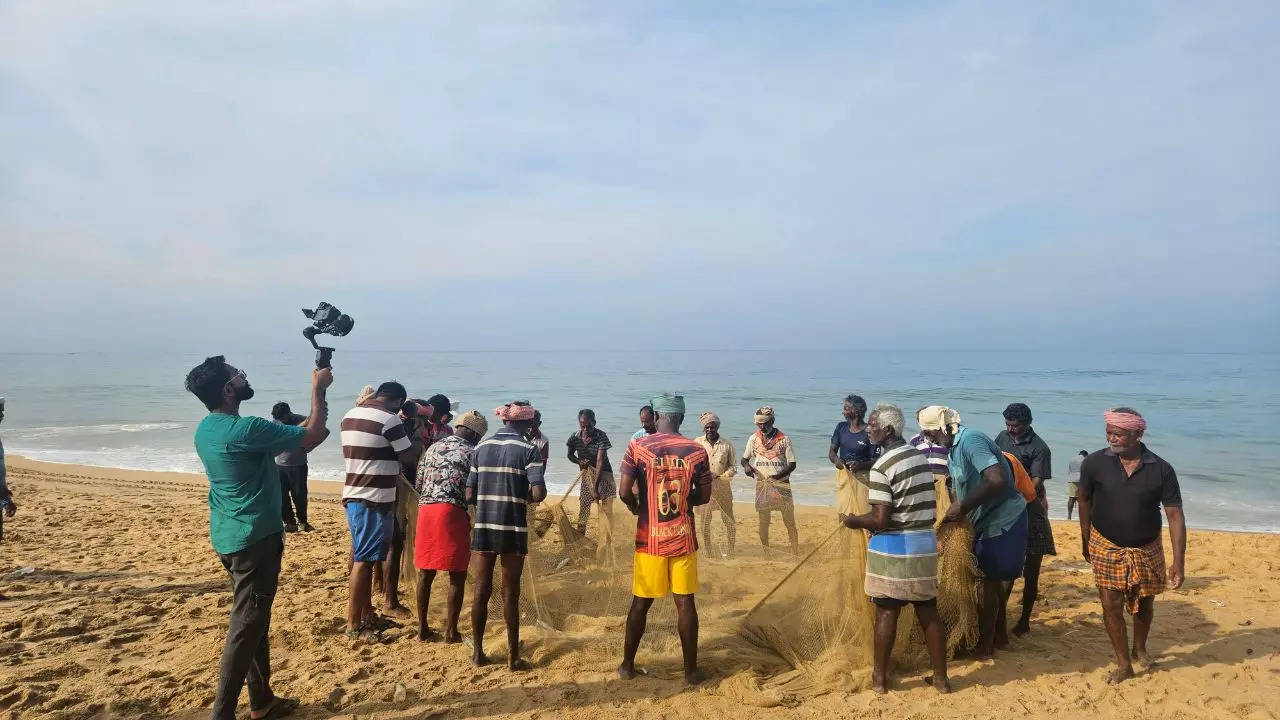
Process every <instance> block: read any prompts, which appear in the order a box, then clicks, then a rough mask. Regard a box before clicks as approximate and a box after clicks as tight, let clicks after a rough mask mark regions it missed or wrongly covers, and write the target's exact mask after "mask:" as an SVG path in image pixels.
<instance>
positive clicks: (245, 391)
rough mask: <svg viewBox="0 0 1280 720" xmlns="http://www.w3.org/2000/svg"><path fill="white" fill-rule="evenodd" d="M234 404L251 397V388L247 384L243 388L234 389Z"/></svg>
mask: <svg viewBox="0 0 1280 720" xmlns="http://www.w3.org/2000/svg"><path fill="white" fill-rule="evenodd" d="M235 390H236V402H244V401H245V400H249V399H250V398H252V397H253V387H252V386H251V385H249V383H245V384H244V386H243V387H237V388H236V389H235Z"/></svg>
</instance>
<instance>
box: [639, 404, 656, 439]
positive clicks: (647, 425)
mask: <svg viewBox="0 0 1280 720" xmlns="http://www.w3.org/2000/svg"><path fill="white" fill-rule="evenodd" d="M640 427H642V428H644V431H645V432H646V433H648V434H650V435H652V434H654V433H656V432H658V419H657V416H656V415H654V414H653V413H652V412H650V411H648V410H641V411H640Z"/></svg>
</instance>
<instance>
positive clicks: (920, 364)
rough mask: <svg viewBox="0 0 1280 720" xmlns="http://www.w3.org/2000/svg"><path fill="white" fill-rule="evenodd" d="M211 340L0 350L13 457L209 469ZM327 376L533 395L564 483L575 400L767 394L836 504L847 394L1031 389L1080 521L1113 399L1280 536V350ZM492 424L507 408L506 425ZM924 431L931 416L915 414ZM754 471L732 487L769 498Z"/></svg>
mask: <svg viewBox="0 0 1280 720" xmlns="http://www.w3.org/2000/svg"><path fill="white" fill-rule="evenodd" d="M202 358H203V354H202V353H199V352H193V353H176V352H175V353H162V354H155V353H149V354H131V353H129V352H124V351H120V352H108V353H78V354H11V353H10V354H6V353H0V395H4V396H7V398H8V400H7V408H6V412H7V416H6V419H5V421H4V424H3V425H0V437H2V438H3V440H4V445H5V448H6V451H7V452H8V453H10V454H20V455H25V456H28V457H31V458H35V459H40V460H49V461H55V462H73V463H84V464H89V465H101V466H109V467H125V468H138V469H148V470H179V471H193V472H199V471H200V470H201V468H200V462H199V460H198V459H197V457H196V455H195V452H194V450H193V448H192V432H193V429H194V428H195V425H196V423H198V422H199V421H200V419H201V417H203V415H204V414H205V411H204V408H203V407H202V406H201V405H200V403H199V401H198V400H196V399H195V398H194V397H193V396H191V395H189V394H187V393H186V392H185V391H184V390H183V388H182V382H183V378H184V376H185V374H186V372H187V370H188V369H190V368H191V367H192V366H193V365H195V364H197V363H198V362H199V361H200V360H201V359H202ZM228 359H229V360H230V361H231V362H232V363H233V364H235V365H236V366H238V367H240V368H242V369H244V370H245V371H246V373H247V374H248V378H249V382H250V383H251V384H252V385H253V387H254V388H255V390H256V392H257V395H256V397H254V398H253V399H252V400H250V401H249V402H248V403H246V404H245V405H244V407H243V408H242V412H244V413H245V414H257V415H263V416H269V415H270V409H271V405H272V404H273V403H274V402H276V401H278V400H284V401H286V402H289V403H290V404H291V405H292V406H293V408H294V410H295V412H299V413H303V414H305V413H306V412H307V398H308V383H309V373H310V368H311V362H312V357H311V353H310V352H308V351H306V350H305V349H304V348H294V349H289V350H287V351H276V352H269V351H257V352H249V353H239V354H231V355H229V357H228ZM334 373H335V382H334V386H333V388H331V390H330V394H329V398H330V411H331V423H330V426H331V427H334V426H335V424H336V418H337V417H338V416H340V415H341V414H342V413H344V412H345V411H346V410H347V409H349V408H350V406H351V405H352V404H353V402H354V398H355V395H356V393H357V392H358V391H359V389H360V388H361V387H362V386H363V385H365V384H366V383H368V384H372V385H377V384H378V383H379V382H381V381H384V380H388V379H396V380H399V381H400V382H402V383H404V384H405V385H406V387H408V388H409V391H410V393H411V394H412V395H415V396H419V397H427V396H429V395H431V394H433V393H435V392H443V393H445V394H446V395H448V396H449V398H450V399H452V400H454V401H456V402H458V403H459V404H460V407H461V408H462V409H463V410H467V409H471V408H478V409H479V410H481V411H482V412H484V413H486V414H489V415H491V413H492V409H493V408H494V407H496V406H497V405H499V404H502V403H503V402H506V401H508V400H511V399H516V398H526V399H529V400H531V401H532V402H533V403H534V404H535V405H536V406H537V407H538V408H540V409H541V410H542V413H543V416H544V425H543V431H544V432H545V433H546V434H547V435H548V437H549V438H550V439H551V441H552V448H553V454H552V461H551V465H550V468H549V478H550V488H551V491H552V492H555V489H556V488H560V490H561V491H563V490H564V489H565V488H566V487H567V485H568V483H569V482H570V481H571V480H572V478H573V477H574V476H575V475H576V466H574V465H572V464H571V463H569V462H568V460H567V459H566V458H565V456H564V442H565V440H566V439H567V438H568V437H569V435H570V433H572V432H573V431H574V430H575V429H576V427H577V424H576V423H577V416H576V413H577V410H578V409H579V408H585V407H590V408H593V409H594V410H595V411H596V415H597V417H598V419H599V424H600V427H601V428H602V429H604V430H605V431H606V432H607V433H608V434H609V436H610V438H611V439H612V440H613V443H614V445H615V447H614V450H613V451H612V454H611V457H612V458H613V460H614V463H615V465H616V464H617V462H618V461H619V460H620V459H621V456H622V451H623V448H624V447H625V444H626V441H627V438H628V437H629V436H630V435H631V433H633V432H634V431H635V430H636V429H638V427H639V424H638V421H637V417H636V415H637V410H638V409H639V407H640V406H641V405H643V404H644V403H645V402H646V401H647V399H648V398H649V397H650V396H652V395H654V394H657V393H660V392H663V391H677V392H682V393H684V394H685V395H686V397H687V402H688V405H689V412H690V415H691V416H692V418H691V421H690V422H689V423H688V424H687V426H686V428H685V429H686V434H690V433H696V432H697V427H696V422H695V421H694V420H693V419H694V418H696V417H697V415H698V413H700V412H702V411H703V410H713V411H714V412H716V413H717V414H719V415H720V417H721V419H722V421H723V428H722V432H723V434H724V435H726V436H727V437H729V438H730V439H731V440H732V441H733V443H734V444H735V446H737V447H738V449H739V451H740V450H741V449H742V446H743V444H744V443H745V440H746V438H747V437H748V435H749V434H750V432H751V431H752V430H753V426H752V420H751V416H752V413H753V411H754V410H755V408H756V407H758V406H760V405H763V404H769V405H773V406H774V407H775V408H776V410H777V414H778V426H779V427H780V428H781V429H782V430H783V431H785V432H786V433H787V434H788V435H790V436H791V438H792V439H793V441H794V442H795V445H796V452H797V456H798V457H797V459H798V463H799V468H798V470H797V471H796V474H795V475H794V476H793V485H794V487H795V491H796V495H797V500H798V501H800V502H803V503H808V504H831V503H832V501H833V490H832V474H833V471H832V469H831V466H830V464H829V463H828V462H827V459H826V454H827V446H828V442H829V439H830V436H831V431H832V428H833V427H834V425H835V424H836V423H837V422H839V421H840V420H841V417H840V406H841V400H842V398H843V397H844V396H845V395H846V394H848V393H857V394H859V395H862V396H863V397H864V398H866V399H867V401H868V402H869V403H870V404H873V405H874V404H875V403H876V402H880V401H884V402H892V403H895V404H897V405H899V406H900V407H902V408H903V410H904V411H905V412H906V413H907V414H908V421H909V422H910V417H911V415H912V413H913V411H914V410H915V408H917V407H920V406H922V405H928V404H933V403H942V404H946V405H950V406H951V407H954V408H955V409H957V410H958V411H959V412H960V414H961V417H962V419H963V421H964V423H965V424H966V425H969V426H970V427H974V428H977V429H980V430H982V431H984V432H986V433H988V434H990V435H992V436H994V435H995V433H997V432H998V431H999V430H1001V429H1002V428H1003V419H1002V418H1001V415H1000V412H1001V410H1002V409H1003V408H1004V406H1005V405H1006V404H1008V403H1010V402H1014V401H1021V402H1025V403H1027V404H1028V405H1030V406H1031V408H1032V410H1033V412H1034V414H1035V423H1034V426H1035V429H1036V431H1037V432H1038V433H1039V434H1040V435H1041V436H1042V437H1043V438H1044V439H1045V441H1046V442H1048V443H1049V446H1050V447H1051V448H1052V450H1053V471H1054V478H1053V479H1052V480H1051V481H1050V482H1049V483H1048V491H1049V499H1050V502H1051V510H1050V514H1051V515H1052V516H1054V517H1059V518H1061V517H1065V514H1066V473H1067V463H1068V462H1069V461H1070V460H1071V458H1072V457H1073V456H1074V455H1075V454H1076V453H1077V452H1078V451H1080V450H1082V449H1084V450H1089V451H1093V450H1097V449H1099V448H1101V447H1103V446H1104V445H1105V442H1104V439H1103V432H1102V420H1101V413H1102V411H1103V410H1104V409H1106V408H1107V407H1109V406H1114V405H1128V406H1131V407H1134V408H1137V409H1138V410H1139V411H1140V412H1142V413H1143V415H1144V416H1145V417H1146V418H1147V421H1148V423H1149V430H1148V433H1147V438H1146V442H1147V444H1148V446H1149V447H1150V448H1151V449H1152V450H1153V451H1155V452H1156V453H1158V454H1160V455H1161V456H1163V457H1164V458H1165V459H1166V460H1168V461H1169V462H1171V463H1172V464H1173V466H1174V467H1175V468H1176V469H1177V471H1178V476H1179V479H1180V481H1181V483H1182V494H1183V499H1184V503H1185V509H1186V513H1187V519H1188V522H1189V524H1190V525H1192V526H1193V527H1203V528H1221V529H1233V530H1261V531H1280V489H1278V486H1277V478H1280V443H1276V442H1275V441H1274V440H1272V439H1271V438H1270V430H1271V429H1272V428H1274V427H1275V426H1276V422H1277V420H1280V355H1274V354H1269V355H1268V354H1259V355H1212V354H1197V355H1168V354H1126V353H1104V354H1100V353H1057V352H1055V353H1047V352H1046V353H1040V352H1000V353H985V352H947V353H940V352H916V351H911V352H905V351H904V352H895V351H865V352H846V351H779V352H767V351H682V352H524V351H513V352H362V351H353V350H342V349H340V350H339V352H338V353H337V355H336V356H335V358H334ZM491 424H492V422H491ZM911 429H912V430H914V428H911ZM341 463H342V453H341V448H340V446H339V444H338V443H337V437H336V436H335V437H333V438H331V439H330V440H329V441H328V442H327V443H326V444H325V445H323V446H321V447H320V448H318V449H317V450H316V451H315V452H313V453H312V455H311V466H312V469H311V473H312V477H315V478H321V479H332V480H340V479H341V477H342V469H341ZM751 492H752V491H751V485H750V483H749V482H747V481H745V480H744V479H743V478H742V476H741V475H739V478H738V482H737V484H736V485H735V496H736V497H738V498H739V499H743V500H746V499H748V498H750V497H752V494H751Z"/></svg>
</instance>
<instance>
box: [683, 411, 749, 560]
mask: <svg viewBox="0 0 1280 720" xmlns="http://www.w3.org/2000/svg"><path fill="white" fill-rule="evenodd" d="M698 421H699V422H701V423H702V432H703V435H702V437H698V438H694V440H693V441H694V442H696V443H698V444H699V445H701V446H702V449H703V450H706V451H707V461H708V462H709V463H710V464H711V477H712V478H713V480H712V485H711V502H709V503H707V504H706V505H703V506H702V513H701V519H702V544H703V545H704V546H705V547H704V549H705V550H706V551H707V552H710V551H711V511H712V510H719V511H720V521H721V522H723V523H724V529H725V535H726V536H727V540H728V547H727V548H726V549H725V557H733V547H734V545H735V544H736V541H737V537H738V528H737V524H736V523H735V522H734V519H733V476H734V474H735V473H737V472H738V451H737V450H735V449H734V447H733V443H731V442H729V440H728V439H727V438H725V437H724V436H723V435H721V434H720V417H719V416H718V415H716V414H715V413H713V412H704V413H702V415H701V416H699V418H698Z"/></svg>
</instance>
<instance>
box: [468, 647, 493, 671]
mask: <svg viewBox="0 0 1280 720" xmlns="http://www.w3.org/2000/svg"><path fill="white" fill-rule="evenodd" d="M489 662H490V660H489V656H488V655H485V654H484V653H483V652H481V651H479V650H476V651H475V652H474V653H472V654H471V664H472V665H475V666H476V667H484V666H485V665H488V664H489Z"/></svg>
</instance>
